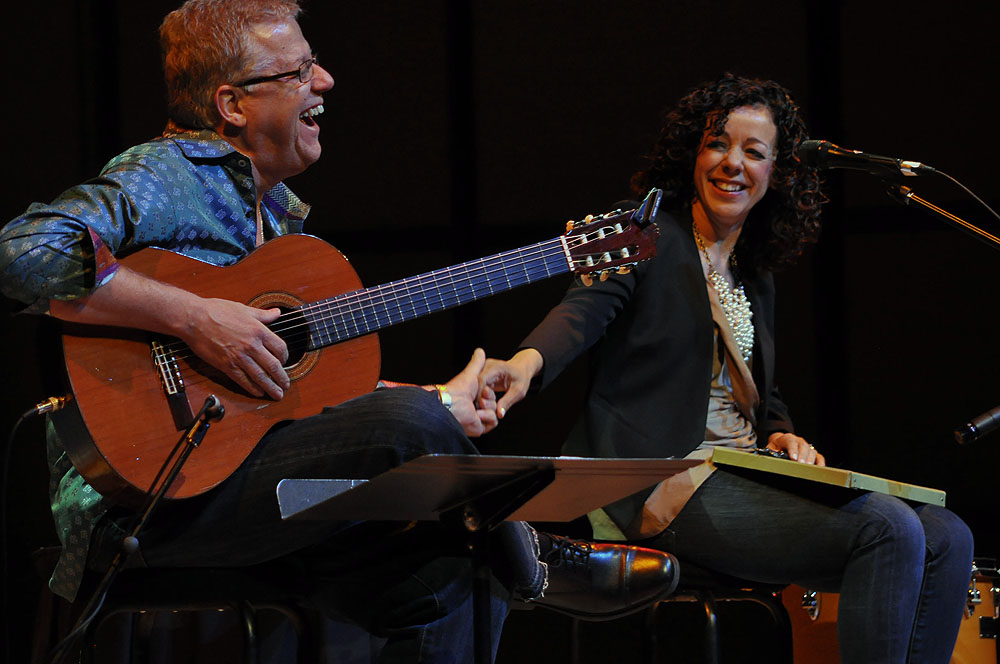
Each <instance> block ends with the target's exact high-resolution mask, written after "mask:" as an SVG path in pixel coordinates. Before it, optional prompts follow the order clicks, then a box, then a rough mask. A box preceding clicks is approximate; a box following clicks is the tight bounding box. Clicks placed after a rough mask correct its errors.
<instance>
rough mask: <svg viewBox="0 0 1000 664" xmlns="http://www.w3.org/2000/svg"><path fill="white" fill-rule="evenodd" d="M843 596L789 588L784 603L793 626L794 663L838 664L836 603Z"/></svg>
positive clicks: (783, 599)
mask: <svg viewBox="0 0 1000 664" xmlns="http://www.w3.org/2000/svg"><path fill="white" fill-rule="evenodd" d="M839 599H840V595H838V594H836V593H821V592H817V591H815V590H809V589H808V588H803V587H801V586H788V587H787V588H785V590H784V591H783V592H782V593H781V602H782V604H784V605H785V609H786V610H787V611H788V618H789V620H790V621H791V623H792V649H793V650H794V656H795V659H794V661H795V664H839V662H840V649H839V648H838V647H837V604H838V600H839Z"/></svg>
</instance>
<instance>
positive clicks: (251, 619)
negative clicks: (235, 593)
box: [235, 601, 259, 664]
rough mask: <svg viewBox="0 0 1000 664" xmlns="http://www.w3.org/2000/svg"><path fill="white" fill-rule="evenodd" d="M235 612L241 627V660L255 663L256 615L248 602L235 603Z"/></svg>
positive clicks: (247, 663) (256, 656)
mask: <svg viewBox="0 0 1000 664" xmlns="http://www.w3.org/2000/svg"><path fill="white" fill-rule="evenodd" d="M235 608H236V612H237V615H238V616H239V621H240V626H241V627H242V628H243V661H244V662H245V664H257V660H258V657H259V655H258V653H257V617H256V615H255V613H254V609H253V607H252V606H250V602H246V601H240V602H237V603H236V607H235Z"/></svg>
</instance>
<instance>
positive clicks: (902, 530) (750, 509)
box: [658, 470, 973, 664]
mask: <svg viewBox="0 0 1000 664" xmlns="http://www.w3.org/2000/svg"><path fill="white" fill-rule="evenodd" d="M758 479H759V476H758V477H750V476H744V475H741V474H739V473H737V472H729V471H726V470H719V471H717V472H715V473H714V474H713V475H712V476H711V477H709V479H708V480H707V481H706V482H705V484H703V485H702V486H701V487H700V488H699V489H698V491H696V492H695V494H694V496H693V497H692V499H691V501H690V502H688V503H687V504H686V505H685V506H684V509H682V510H681V512H680V513H679V514H678V515H677V518H676V519H674V521H673V523H671V524H670V528H669V529H668V532H667V537H662V536H661V538H660V540H659V542H658V545H661V548H666V549H667V550H669V551H670V552H672V553H674V554H675V555H677V557H678V558H679V559H680V560H681V574H682V575H683V569H684V567H683V561H684V560H685V559H687V560H691V561H692V562H694V563H696V564H698V565H701V566H704V567H707V568H709V569H713V570H716V571H719V572H723V573H726V574H730V575H732V576H736V577H740V578H744V579H748V580H751V581H758V582H762V583H774V584H785V583H795V584H797V585H800V586H803V587H805V588H810V589H813V590H819V591H828V592H839V593H840V603H839V606H840V608H839V613H838V621H837V630H838V637H839V642H840V655H841V660H842V661H843V662H864V663H865V664H876V663H890V662H891V663H901V662H910V663H913V664H916V663H921V664H924V663H927V664H944V663H946V662H948V661H949V660H950V658H951V653H952V649H953V648H954V646H955V640H956V638H957V636H958V628H959V625H960V623H961V620H962V611H963V608H964V605H965V601H966V597H967V594H966V591H967V590H968V586H969V580H970V577H971V567H972V557H973V544H972V534H971V532H970V531H969V528H968V527H967V526H966V525H965V523H964V522H963V521H962V520H961V519H959V518H958V517H957V516H955V515H954V514H953V513H951V512H949V511H948V510H946V509H944V508H940V507H936V506H932V505H917V504H914V506H911V505H908V504H907V503H905V502H903V501H902V500H899V499H897V498H894V497H891V496H886V495H883V494H879V493H863V494H860V495H858V496H857V497H854V498H851V497H847V498H845V497H844V496H845V492H844V491H842V490H839V489H838V490H834V491H830V492H826V491H823V492H819V493H814V494H813V495H811V496H810V497H808V498H807V497H804V495H803V491H802V489H803V487H802V486H801V485H799V486H798V487H793V486H791V485H789V484H782V483H781V481H780V480H776V481H775V483H770V482H768V483H765V482H763V481H758ZM671 540H672V541H671Z"/></svg>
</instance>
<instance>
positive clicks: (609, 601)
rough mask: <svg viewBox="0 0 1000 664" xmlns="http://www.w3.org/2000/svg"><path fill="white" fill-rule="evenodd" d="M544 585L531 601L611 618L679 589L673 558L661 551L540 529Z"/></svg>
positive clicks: (574, 613)
mask: <svg viewBox="0 0 1000 664" xmlns="http://www.w3.org/2000/svg"><path fill="white" fill-rule="evenodd" d="M538 541H539V548H540V556H539V560H541V561H542V562H543V563H545V564H546V565H547V566H548V577H549V578H548V585H547V586H546V588H545V591H544V592H543V593H542V596H541V597H539V598H538V599H536V600H534V602H533V603H534V604H538V605H540V606H544V607H546V608H549V609H552V610H553V611H559V612H560V613H565V614H567V615H570V616H574V617H578V618H585V619H587V620H611V619H613V618H617V617H619V616H624V615H628V614H629V613H633V612H635V611H640V610H642V609H644V608H646V607H647V606H648V605H649V604H650V602H652V601H653V600H655V599H658V598H660V597H666V596H668V595H670V594H671V593H672V592H674V590H675V589H676V588H677V581H678V579H679V576H680V575H679V571H678V568H677V560H676V559H675V558H674V557H673V556H672V555H670V554H669V553H665V552H663V551H656V550H655V549H644V548H641V547H638V546H628V545H624V544H597V543H594V542H585V541H582V540H573V539H569V538H568V537H560V536H558V535H550V534H548V533H538Z"/></svg>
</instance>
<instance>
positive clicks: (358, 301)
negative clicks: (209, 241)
mask: <svg viewBox="0 0 1000 664" xmlns="http://www.w3.org/2000/svg"><path fill="white" fill-rule="evenodd" d="M567 239H568V240H571V241H573V242H572V243H573V244H574V245H579V244H583V243H585V242H589V241H590V240H586V239H585V238H584V236H577V237H572V238H567ZM557 243H558V238H557V239H556V240H553V241H549V242H548V243H539V244H538V245H535V247H534V250H535V251H536V255H535V257H534V258H532V259H530V260H522V261H520V262H521V263H522V264H523V265H522V270H521V271H522V272H523V274H524V276H525V277H526V278H527V281H526V282H525V283H530V282H531V281H533V280H536V279H538V278H539V277H540V276H541V274H542V270H544V271H545V273H546V276H551V272H550V271H549V269H548V267H547V266H544V265H543V266H542V269H539V268H538V266H537V265H535V266H534V267H533V268H532V267H530V263H531V262H532V261H534V262H535V263H537V262H538V260H540V258H553V257H555V256H557V255H558V256H559V257H560V258H561V257H562V256H563V255H564V253H563V251H562V248H561V245H560V244H557ZM546 245H553V246H550V247H546ZM539 248H541V249H542V251H538V249H539ZM551 249H557V251H550V250H551ZM518 252H520V253H522V254H525V255H527V252H526V251H525V250H515V251H511V252H504V253H503V254H499V255H497V256H494V257H489V258H488V259H482V260H479V261H470V262H469V263H465V264H463V265H461V266H455V267H454V268H445V269H443V270H440V271H435V272H431V273H427V274H425V275H418V276H416V277H409V278H407V279H401V280H398V281H397V282H390V283H388V284H383V285H382V286H377V287H372V288H369V289H363V290H359V291H355V292H352V293H344V294H341V295H338V296H335V297H333V298H329V299H327V300H325V301H321V302H318V303H311V304H309V305H304V306H302V307H299V308H298V309H295V310H294V311H292V312H289V313H287V314H282V315H281V316H280V317H279V318H278V319H277V320H276V321H275V323H282V322H283V321H284V322H286V323H287V321H289V320H293V319H294V320H301V319H303V318H305V317H306V314H308V313H311V312H312V311H313V310H322V309H323V308H327V309H329V311H327V312H325V314H324V315H322V316H320V317H318V318H314V319H313V321H312V322H311V321H309V320H305V321H304V322H299V323H296V324H293V325H284V326H281V327H275V328H274V331H275V332H276V333H287V332H288V331H290V330H294V329H296V328H300V327H303V328H308V327H309V326H310V325H311V324H312V323H313V322H320V323H322V322H327V321H330V320H336V319H337V318H338V317H339V318H341V322H342V323H343V324H345V325H346V324H347V323H348V322H350V323H353V324H354V327H355V333H354V334H353V335H349V336H348V337H347V338H346V339H341V338H339V337H340V335H339V334H337V333H336V332H335V334H334V335H327V336H328V337H330V338H331V341H329V342H328V343H327V344H324V345H329V344H332V343H336V342H339V341H345V340H347V339H350V338H355V337H358V336H363V335H365V334H370V333H372V332H376V331H378V330H379V329H381V328H383V327H388V326H389V325H392V324H394V323H393V321H392V317H393V314H395V315H396V316H397V317H400V321H399V322H402V321H404V320H408V319H406V318H404V317H403V316H404V315H405V314H401V313H400V312H402V311H403V308H404V306H405V305H404V296H402V295H398V294H397V295H393V296H391V297H390V298H389V299H388V300H387V299H386V297H385V295H384V292H386V291H389V292H395V293H399V292H401V291H402V290H403V287H404V285H405V286H406V289H405V290H406V292H405V297H408V298H410V299H412V298H413V297H414V296H420V295H423V294H425V293H427V292H429V291H431V290H432V289H433V290H437V291H438V293H439V294H440V290H441V287H440V284H441V283H442V281H447V284H448V285H452V286H453V288H452V293H453V294H454V296H455V297H456V298H458V299H459V300H460V299H461V298H463V297H467V296H468V294H469V292H470V289H469V288H468V287H469V286H472V289H471V292H473V293H474V292H475V287H474V285H473V284H472V283H471V282H469V281H468V279H467V275H470V274H473V273H477V274H478V273H480V272H482V274H483V276H487V277H488V276H489V275H490V270H488V269H487V270H484V269H483V266H484V265H489V267H491V268H492V272H493V275H494V276H495V275H496V273H497V271H498V270H502V271H504V272H507V271H508V269H509V265H505V264H504V260H505V259H509V258H510V257H511V255H513V254H516V253H518ZM546 252H548V255H547V256H546ZM488 261H492V264H489V263H488ZM477 264H478V265H477ZM574 264H575V265H576V266H577V267H580V266H584V267H592V266H589V265H586V261H583V260H575V261H574ZM469 266H474V267H473V269H469ZM523 266H528V269H523ZM460 268H465V269H464V275H463V270H462V269H460ZM430 275H434V276H433V280H432V279H428V276H430ZM456 276H457V277H458V278H459V279H465V280H466V281H465V282H461V283H460V284H459V285H460V286H462V287H463V289H462V290H459V289H457V288H454V284H452V283H451V282H452V281H455V280H456V279H455V277H456ZM449 277H451V278H449ZM407 282H410V284H407ZM432 282H433V285H431V286H430V287H424V288H421V289H414V288H412V285H411V284H413V283H416V284H418V285H423V284H431V283H432ZM518 285H521V284H518ZM512 288H513V287H512ZM504 290H507V289H504ZM377 299H381V300H382V304H383V307H384V316H383V317H381V318H380V317H379V315H378V314H377V313H376V314H375V323H376V325H375V326H374V327H373V328H368V329H365V330H364V331H362V329H361V326H360V325H358V322H357V320H356V319H355V318H354V314H355V313H357V312H358V311H362V310H364V309H365V308H370V307H372V306H374V305H373V304H372V303H374V302H375V301H376V300H377ZM390 302H391V303H392V305H395V306H390V304H389V303H390ZM442 302H443V298H442ZM459 303H460V302H456V303H455V304H452V305H446V306H444V307H443V308H442V309H439V310H444V309H447V308H451V307H453V306H457V305H458V304H459ZM409 304H410V305H411V306H410V310H409V312H408V313H411V314H412V313H413V312H415V311H417V309H418V307H416V306H413V303H412V302H410V303H409ZM435 311H437V310H435ZM427 313H433V312H431V311H430V310H428V312H427ZM420 315H422V314H420ZM418 316H419V315H418ZM418 316H414V317H418ZM348 317H350V321H349V320H348ZM383 318H388V324H384V321H383V320H382V319H383ZM362 322H364V323H365V325H366V326H368V325H369V319H368V317H367V316H365V317H363V318H362ZM340 329H344V327H343V326H341V328H340ZM306 332H307V336H308V330H306ZM333 336H336V337H337V338H336V339H333ZM286 338H288V340H289V341H296V340H298V339H301V338H302V336H301V335H298V336H295V337H286ZM185 348H186V344H184V342H182V341H176V342H173V343H170V344H168V345H166V346H164V353H168V354H172V355H174V358H173V359H185V358H187V357H189V356H190V355H183V354H179V351H180V350H181V349H185ZM187 350H188V351H190V349H187Z"/></svg>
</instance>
